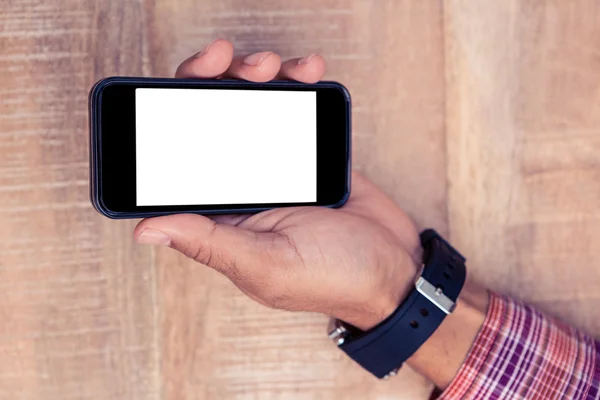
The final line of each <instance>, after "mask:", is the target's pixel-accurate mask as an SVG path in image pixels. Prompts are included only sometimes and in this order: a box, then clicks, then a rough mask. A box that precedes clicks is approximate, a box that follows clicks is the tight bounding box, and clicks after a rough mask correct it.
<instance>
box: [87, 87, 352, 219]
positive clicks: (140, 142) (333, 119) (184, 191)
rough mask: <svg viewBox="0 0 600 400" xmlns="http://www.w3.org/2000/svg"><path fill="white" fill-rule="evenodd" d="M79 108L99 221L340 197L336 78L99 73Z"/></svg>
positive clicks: (341, 120)
mask: <svg viewBox="0 0 600 400" xmlns="http://www.w3.org/2000/svg"><path fill="white" fill-rule="evenodd" d="M89 113H90V190H91V201H92V204H93V205H94V207H95V208H96V210H97V211H98V212H100V213H101V214H103V215H105V216H107V217H109V218H145V217H151V216H157V215H164V214H174V213H199V214H231V213H254V212H259V211H263V210H267V209H271V208H276V207H296V206H324V207H340V206H342V205H343V204H344V203H345V202H346V200H347V199H348V196H349V194H350V176H351V166H350V153H351V151H350V125H351V116H350V114H351V105H350V95H349V93H348V90H346V88H345V87H344V86H342V85H341V84H339V83H337V82H318V83H315V84H303V83H297V82H288V81H272V82H267V83H252V82H245V81H238V80H192V79H166V78H165V79H163V78H132V77H111V78H106V79H103V80H101V81H99V82H97V83H96V84H95V85H94V87H93V88H92V90H91V91H90V98H89Z"/></svg>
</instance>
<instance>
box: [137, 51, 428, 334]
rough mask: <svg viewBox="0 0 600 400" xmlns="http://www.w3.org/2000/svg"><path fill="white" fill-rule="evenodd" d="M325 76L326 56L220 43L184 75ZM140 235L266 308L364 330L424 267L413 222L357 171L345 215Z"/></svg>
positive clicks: (265, 218) (188, 225)
mask: <svg viewBox="0 0 600 400" xmlns="http://www.w3.org/2000/svg"><path fill="white" fill-rule="evenodd" d="M324 71H325V62H324V60H323V58H322V57H321V56H319V55H311V56H308V57H305V58H303V59H291V60H287V61H285V62H283V63H282V62H281V59H280V57H279V56H278V55H277V54H275V53H272V52H261V53H255V54H252V55H249V56H247V57H241V56H237V57H233V46H232V44H231V43H230V42H228V41H226V40H217V41H215V42H213V43H212V44H211V45H210V46H209V47H208V48H207V49H205V50H204V51H203V52H200V53H199V54H197V55H195V56H193V57H191V58H189V59H187V60H186V61H184V62H183V63H182V64H181V65H180V66H179V68H178V69H177V72H176V76H177V77H189V78H217V77H227V78H237V79H245V80H251V81H257V82H264V81H268V80H271V79H274V78H277V79H292V80H297V81H301V82H307V83H308V82H317V81H319V80H320V79H321V77H322V76H323V73H324ZM198 184H200V185H201V184H202V182H199V183H198ZM134 236H135V238H136V239H137V241H138V242H140V243H148V244H156V245H166V246H170V247H171V248H173V249H175V250H178V251H180V252H181V253H183V254H185V255H186V256H188V257H190V258H193V259H194V260H196V261H198V262H199V263H201V264H205V265H207V266H209V267H211V268H214V269H215V270H217V271H219V272H221V273H223V274H224V275H226V276H227V277H228V278H229V279H230V280H231V281H232V282H233V283H234V284H235V285H236V286H237V287H238V288H240V289H241V290H242V291H243V292H244V293H245V294H247V295H248V296H249V297H250V298H252V299H254V300H256V301H258V302H259V303H261V304H264V305H267V306H269V307H273V308H280V309H285V310H290V311H312V312H320V313H323V314H327V315H330V316H334V317H336V318H339V319H341V320H343V321H345V322H347V323H350V324H352V325H354V326H356V327H358V328H360V329H363V330H367V329H369V328H371V327H373V326H375V325H377V324H378V323H379V322H381V321H382V320H383V319H385V318H386V317H387V316H388V315H390V314H391V313H392V312H393V311H394V310H395V309H396V308H397V306H398V304H399V303H400V302H401V301H402V300H403V299H404V297H405V296H406V295H407V294H408V291H409V290H410V288H411V287H412V285H413V284H414V279H415V276H416V273H417V266H419V265H420V264H421V246H420V242H419V236H418V233H417V230H416V228H415V226H414V225H413V223H412V222H411V220H410V219H409V218H408V216H407V215H406V214H405V213H404V212H403V211H402V210H401V209H400V208H398V207H397V206H396V205H395V204H394V203H393V201H392V200H391V199H390V198H389V197H387V196H386V195H385V194H384V193H383V192H382V191H381V190H379V189H378V188H377V187H376V186H375V185H374V184H373V183H371V182H370V181H368V180H367V179H366V178H364V177H362V176H360V175H359V174H356V173H354V174H353V176H352V193H351V195H350V198H349V200H348V202H347V203H346V205H345V206H344V207H342V208H340V209H329V208H322V207H293V208H280V209H273V210H269V211H265V212H261V213H258V214H253V215H228V216H215V217H211V218H208V217H205V216H201V215H194V214H180V215H170V216H164V217H157V218H150V219H145V220H143V221H141V222H140V223H139V224H138V226H137V227H136V228H135V232H134Z"/></svg>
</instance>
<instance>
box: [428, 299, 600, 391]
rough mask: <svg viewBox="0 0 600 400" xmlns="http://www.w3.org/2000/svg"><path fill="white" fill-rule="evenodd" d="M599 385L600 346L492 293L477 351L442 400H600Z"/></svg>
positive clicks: (472, 349)
mask: <svg viewBox="0 0 600 400" xmlns="http://www.w3.org/2000/svg"><path fill="white" fill-rule="evenodd" d="M599 387H600V342H598V341H594V340H593V339H592V338H590V337H589V336H587V335H585V334H584V333H582V332H581V331H579V330H577V329H575V328H573V327H570V326H569V325H567V324H565V323H564V322H562V321H560V320H558V319H555V318H551V317H548V316H546V315H544V314H542V313H541V312H539V311H538V310H536V309H535V308H533V307H531V306H529V305H526V304H523V303H521V302H518V301H516V300H513V299H510V298H508V297H505V296H502V295H500V294H497V293H491V294H490V305H489V308H488V312H487V316H486V318H485V322H484V323H483V326H482V328H481V330H480V332H479V334H478V335H477V338H476V339H475V342H474V344H473V347H472V348H471V350H470V351H469V354H468V355H467V358H466V359H465V362H464V363H463V365H462V366H461V368H460V369H459V371H458V373H457V375H456V377H454V379H453V380H452V382H451V383H450V385H449V386H448V388H447V389H446V390H445V391H444V392H443V393H442V394H441V395H440V397H438V400H458V399H464V400H480V399H486V400H487V399H502V400H516V399H528V400H529V399H531V400H538V399H540V400H551V399H600V392H599Z"/></svg>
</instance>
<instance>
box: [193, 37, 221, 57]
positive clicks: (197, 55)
mask: <svg viewBox="0 0 600 400" xmlns="http://www.w3.org/2000/svg"><path fill="white" fill-rule="evenodd" d="M218 40H219V39H217V40H214V41H213V42H212V43H210V44H209V45H208V46H206V47H205V48H204V49H202V51H199V52H198V53H196V55H195V56H194V57H201V56H203V55H204V54H206V53H208V50H210V46H212V45H213V43H215V42H216V41H218Z"/></svg>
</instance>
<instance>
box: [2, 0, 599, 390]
mask: <svg viewBox="0 0 600 400" xmlns="http://www.w3.org/2000/svg"><path fill="white" fill-rule="evenodd" d="M598 7H599V6H598V4H597V2H594V1H593V0H575V1H569V2H567V1H559V0H552V1H546V2H535V1H525V0H513V1H508V2H489V1H484V0H471V1H458V0H457V1H454V0H452V1H446V2H443V4H442V2H441V1H438V0H424V1H410V0H381V1H377V2H374V1H367V0H319V1H317V0H305V1H301V0H289V1H286V2H285V3H282V2H280V1H275V0H266V1H261V2H252V1H248V0H222V1H219V0H207V1H199V0H181V1H177V2H173V1H169V0H140V1H109V0H101V1H92V0H55V1H43V0H4V1H2V2H1V4H0V148H1V150H0V152H1V153H0V154H1V157H0V278H1V280H0V288H1V293H2V296H0V313H1V315H2V324H0V399H10V400H13V399H36V400H37V399H47V400H58V399H60V400H69V399H116V400H120V399H123V400H125V399H127V400H130V399H150V400H151V399H165V400H179V399H236V400H237V399H240V400H245V399H261V400H262V399H334V398H335V399H337V398H344V399H389V398H396V399H423V398H425V397H426V395H427V393H428V391H429V389H430V385H429V384H428V383H427V382H425V381H424V380H423V379H422V378H420V377H418V376H417V375H416V374H415V373H414V372H412V371H410V370H409V369H408V368H405V369H404V370H403V371H402V373H401V374H400V376H398V377H397V378H395V379H393V380H390V381H386V382H377V381H375V380H374V379H373V378H371V377H370V376H369V375H367V374H365V373H364V372H363V371H361V370H360V368H358V367H357V366H356V365H354V364H353V363H352V362H350V361H349V360H347V359H346V358H345V357H344V356H343V354H341V353H340V352H339V351H337V349H335V348H334V346H332V345H331V344H330V343H329V342H328V341H327V339H326V338H325V334H324V329H325V322H326V320H325V318H324V317H322V316H317V315H312V314H290V313H284V312H277V311H273V310H268V309H265V308H263V307H262V306H259V305H257V304H255V303H253V302H251V301H250V300H248V299H247V298H246V297H244V296H243V295H242V294H241V293H239V292H238V291H237V290H236V289H235V288H234V287H233V285H232V284H231V283H229V282H228V281H227V280H226V279H224V278H223V277H221V276H219V275H218V274H216V273H214V272H213V271H211V270H209V269H207V268H205V267H203V266H201V265H198V264H194V263H192V262H190V261H188V260H186V259H184V258H183V257H181V256H179V255H176V254H174V253H173V252H170V251H169V250H165V249H160V250H158V251H156V252H155V251H153V250H152V249H149V248H144V247H138V246H135V245H134V244H133V243H132V241H131V229H132V228H133V224H134V222H133V221H129V222H116V221H108V220H105V219H103V218H102V217H100V216H99V215H97V214H96V213H95V212H94V211H93V210H92V209H91V206H90V205H89V202H88V194H87V192H88V187H87V146H88V139H87V110H86V108H87V91H88V90H89V87H90V86H91V85H92V83H93V82H94V81H95V80H97V79H99V78H101V77H103V76H108V75H117V74H121V75H152V76H171V75H172V73H173V72H174V70H175V67H176V66H177V64H178V63H179V62H180V61H181V60H182V59H184V58H185V57H187V56H188V55H190V54H192V53H193V52H196V51H198V50H199V49H200V48H202V47H203V46H205V45H206V44H207V43H209V42H210V41H211V40H213V39H215V38H217V37H224V38H228V39H231V40H232V41H233V42H234V44H235V45H236V48H237V50H238V51H239V52H241V53H246V52H251V51H256V50H263V49H271V50H275V51H277V52H279V53H280V54H281V55H282V56H284V57H290V56H298V55H305V54H308V53H312V52H319V53H321V54H323V55H324V56H325V57H326V58H327V60H328V75H327V78H330V79H335V80H339V81H341V82H342V83H344V84H346V85H347V86H348V87H349V88H350V91H351V93H352V95H353V102H354V110H353V111H354V135H353V140H354V165H355V167H356V168H357V169H359V170H360V171H362V172H363V173H365V174H366V175H368V176H369V177H370V178H372V179H373V180H374V181H375V182H377V183H378V184H379V185H381V186H382V187H383V188H384V190H385V191H387V193H389V194H390V196H392V197H393V198H394V199H395V200H396V201H397V202H398V203H399V204H400V205H401V206H402V207H404V208H405V209H407V210H408V212H409V213H410V214H411V215H412V216H413V217H414V218H415V219H416V220H417V222H418V224H419V225H420V226H426V225H431V226H435V227H437V228H438V229H440V230H441V231H442V232H445V233H449V234H450V235H451V240H452V241H453V242H454V243H455V244H456V245H457V247H459V248H460V249H461V250H463V251H464V252H465V253H466V255H467V256H468V258H469V262H470V264H469V265H470V271H471V273H472V275H473V276H475V277H476V278H478V279H479V280H480V281H483V282H484V283H487V284H488V285H490V286H491V287H493V288H495V289H498V290H500V291H503V292H507V293H509V294H513V295H516V296H518V297H520V298H523V299H525V300H528V301H532V302H533V303H535V304H537V305H539V306H540V307H541V308H543V309H545V310H548V311H549V312H552V313H554V314H557V315H560V316H562V317H564V318H565V319H566V320H568V321H570V322H573V323H574V324H576V325H578V326H581V327H583V328H585V329H587V330H588V331H590V332H591V333H593V334H596V335H600V322H599V321H600V318H599V317H600V314H598V311H597V310H596V309H597V307H594V306H595V303H596V299H595V297H596V291H595V288H596V287H597V286H598V284H600V269H598V268H596V267H595V265H596V264H598V262H600V255H599V254H600V252H599V251H598V250H599V246H598V245H597V244H596V243H598V240H599V239H600V228H598V223H597V222H598V216H599V213H598V204H599V200H600V179H599V178H600V170H599V169H598V168H599V166H600V157H599V156H598V154H600V153H599V151H600V99H599V97H598V95H597V93H598V92H599V89H600V87H599V85H600V81H599V80H598V79H597V78H596V76H597V71H598V70H599V69H600V65H599V64H600V58H599V57H598V50H597V46H596V44H597V43H598V40H599V39H600V22H599V20H598V17H597V16H598V15H600V14H599V9H598Z"/></svg>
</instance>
